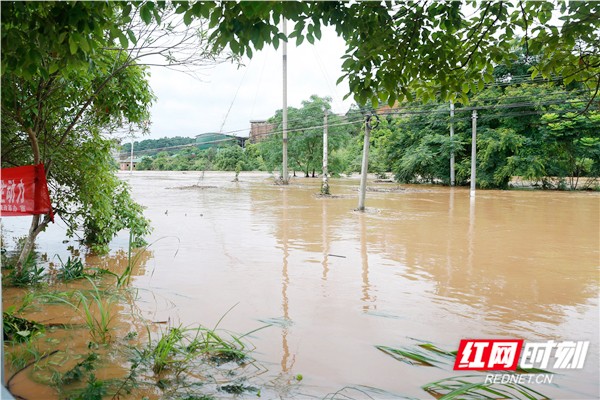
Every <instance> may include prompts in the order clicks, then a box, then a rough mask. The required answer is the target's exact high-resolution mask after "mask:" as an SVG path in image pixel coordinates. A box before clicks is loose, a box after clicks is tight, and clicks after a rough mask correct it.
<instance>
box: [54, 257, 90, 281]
mask: <svg viewBox="0 0 600 400" xmlns="http://www.w3.org/2000/svg"><path fill="white" fill-rule="evenodd" d="M59 260H60V262H61V266H60V268H59V271H58V274H57V277H58V279H60V280H63V281H72V280H75V279H81V278H85V277H86V276H88V274H86V273H85V267H84V266H83V262H82V261H81V259H80V258H77V257H74V258H71V257H68V258H67V262H63V261H62V260H61V259H60V257H59Z"/></svg>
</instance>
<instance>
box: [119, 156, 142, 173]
mask: <svg viewBox="0 0 600 400" xmlns="http://www.w3.org/2000/svg"><path fill="white" fill-rule="evenodd" d="M140 161H142V159H141V158H140V157H133V160H131V158H129V157H128V158H122V159H121V160H119V169H120V170H121V171H129V166H130V164H131V163H132V162H133V169H135V166H136V165H137V163H139V162H140Z"/></svg>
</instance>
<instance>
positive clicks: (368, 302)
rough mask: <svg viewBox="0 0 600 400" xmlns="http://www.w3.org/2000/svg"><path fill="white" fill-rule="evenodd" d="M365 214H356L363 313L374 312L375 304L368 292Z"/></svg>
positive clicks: (369, 286)
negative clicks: (358, 229) (358, 232)
mask: <svg viewBox="0 0 600 400" xmlns="http://www.w3.org/2000/svg"><path fill="white" fill-rule="evenodd" d="M365 219H366V217H365V214H364V213H359V214H358V221H359V224H360V258H361V261H362V273H361V278H362V297H361V301H362V302H363V303H365V304H364V305H363V311H364V312H367V311H369V310H373V311H374V310H376V309H377V304H376V302H375V300H376V299H375V298H373V297H371V294H370V293H369V290H370V288H371V285H370V283H369V253H368V250H367V242H368V239H367V223H366V222H365Z"/></svg>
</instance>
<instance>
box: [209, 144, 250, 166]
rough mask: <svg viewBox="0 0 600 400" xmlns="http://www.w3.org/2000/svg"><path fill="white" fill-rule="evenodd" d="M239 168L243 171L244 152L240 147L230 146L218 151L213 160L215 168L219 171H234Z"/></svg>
mask: <svg viewBox="0 0 600 400" xmlns="http://www.w3.org/2000/svg"><path fill="white" fill-rule="evenodd" d="M238 165H239V166H240V170H242V169H244V168H243V165H244V151H243V150H242V148H241V147H240V146H237V145H232V146H227V147H224V148H222V149H219V151H218V152H217V156H216V158H215V168H216V169H217V170H219V171H235V170H236V168H237V167H238Z"/></svg>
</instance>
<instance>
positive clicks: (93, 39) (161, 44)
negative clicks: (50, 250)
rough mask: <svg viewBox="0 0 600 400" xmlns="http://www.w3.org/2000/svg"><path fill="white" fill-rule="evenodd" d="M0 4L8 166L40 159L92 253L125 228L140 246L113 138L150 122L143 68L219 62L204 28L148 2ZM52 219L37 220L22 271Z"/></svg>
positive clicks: (60, 211) (135, 211) (60, 207)
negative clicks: (116, 171) (118, 174)
mask: <svg viewBox="0 0 600 400" xmlns="http://www.w3.org/2000/svg"><path fill="white" fill-rule="evenodd" d="M1 7H2V10H1V11H2V16H1V17H2V89H1V90H2V166H3V167H7V166H15V165H24V164H31V163H34V164H38V163H43V164H44V165H45V168H46V174H47V180H48V182H49V186H50V191H51V198H52V202H53V208H54V209H55V212H56V214H57V215H58V216H60V217H61V218H62V219H63V220H64V221H65V222H66V223H67V225H68V233H69V234H73V233H74V232H75V231H76V230H78V229H83V233H84V240H85V242H86V243H87V244H89V245H92V246H94V247H95V248H96V249H105V248H106V245H107V244H108V242H109V241H110V240H111V239H112V238H113V236H114V235H115V234H116V233H117V232H118V231H119V230H121V229H123V228H129V229H130V230H131V233H132V235H133V237H134V240H135V243H134V244H136V243H138V244H139V243H141V240H142V237H143V236H144V235H145V234H147V233H148V232H149V222H148V221H147V220H146V219H145V218H144V217H143V215H142V209H141V207H140V206H139V205H138V204H136V203H135V202H134V201H133V200H132V198H131V196H130V194H129V190H128V188H127V186H126V185H125V184H124V183H123V182H121V181H119V180H118V179H117V177H116V175H115V174H114V170H113V168H112V165H113V163H114V161H113V160H112V156H111V153H112V150H113V148H114V145H115V143H114V140H113V139H114V138H115V135H118V134H119V132H121V133H122V132H123V130H125V131H128V130H130V129H139V130H144V129H146V128H147V126H148V121H149V117H150V113H149V110H150V105H151V103H152V101H153V99H154V96H153V94H152V91H151V89H150V87H149V85H148V79H147V78H148V75H147V74H148V72H147V68H146V66H145V65H150V64H151V65H164V66H168V67H173V68H175V67H188V66H192V67H193V66H202V65H211V64H214V63H215V62H217V61H219V59H218V58H217V57H216V56H214V54H213V53H212V52H211V51H210V49H209V46H208V42H207V40H206V34H205V31H204V29H203V28H202V26H201V25H200V24H199V23H197V24H194V25H190V26H185V25H184V24H182V23H179V22H178V17H177V16H176V15H175V14H174V10H173V9H172V7H169V6H162V7H157V6H156V5H155V4H154V3H152V2H144V3H125V2H75V3H67V2H39V3H31V2H2V5H1ZM117 137H118V136H117ZM49 222H50V219H49V217H48V216H46V217H44V218H42V217H40V216H34V217H33V218H32V223H31V227H30V230H29V235H28V237H27V240H26V242H25V245H24V247H23V249H22V251H21V254H20V257H19V260H18V262H17V269H20V267H21V265H22V263H23V261H24V260H25V258H26V257H27V256H28V254H29V253H30V252H31V250H32V248H33V244H34V241H35V238H36V237H37V235H38V234H39V233H40V232H42V231H43V230H44V229H45V228H46V226H47V225H48V224H49Z"/></svg>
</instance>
